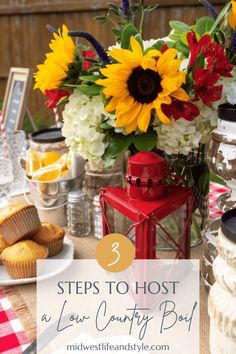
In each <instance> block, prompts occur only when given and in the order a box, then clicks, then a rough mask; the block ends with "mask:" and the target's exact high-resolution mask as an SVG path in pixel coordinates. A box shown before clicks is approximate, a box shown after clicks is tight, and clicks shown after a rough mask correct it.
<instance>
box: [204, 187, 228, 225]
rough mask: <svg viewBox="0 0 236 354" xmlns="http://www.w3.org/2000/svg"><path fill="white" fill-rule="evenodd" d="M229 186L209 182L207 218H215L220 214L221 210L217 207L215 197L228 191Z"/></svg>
mask: <svg viewBox="0 0 236 354" xmlns="http://www.w3.org/2000/svg"><path fill="white" fill-rule="evenodd" d="M228 191H229V188H228V187H226V186H222V185H221V184H218V183H214V182H210V195H209V218H210V219H217V218H219V217H220V216H221V215H222V214H223V211H222V210H220V209H219V208H218V205H217V199H218V197H219V196H220V195H221V194H223V193H225V192H228Z"/></svg>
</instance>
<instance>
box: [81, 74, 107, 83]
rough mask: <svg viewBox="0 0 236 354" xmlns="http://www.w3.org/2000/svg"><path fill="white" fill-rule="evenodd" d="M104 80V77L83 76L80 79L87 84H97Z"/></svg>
mask: <svg viewBox="0 0 236 354" xmlns="http://www.w3.org/2000/svg"><path fill="white" fill-rule="evenodd" d="M102 78H103V76H102V75H83V76H80V77H79V79H80V80H81V81H87V82H95V81H96V80H98V79H102Z"/></svg>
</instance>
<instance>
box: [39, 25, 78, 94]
mask: <svg viewBox="0 0 236 354" xmlns="http://www.w3.org/2000/svg"><path fill="white" fill-rule="evenodd" d="M67 33H68V28H67V27H66V26H65V25H63V26H62V30H61V29H59V30H58V34H56V33H54V35H53V37H54V38H53V39H52V40H51V42H50V44H49V47H50V49H51V50H52V52H50V53H47V54H46V59H45V61H44V63H43V64H40V65H38V66H37V69H38V71H37V72H36V73H35V74H34V79H35V85H34V89H36V88H39V89H40V90H41V91H42V92H44V91H45V90H46V89H48V90H50V89H55V88H58V87H59V86H60V84H61V82H62V81H63V80H64V79H65V78H66V76H67V73H68V70H69V64H71V63H72V62H73V61H74V54H75V44H74V42H73V40H72V38H71V37H69V36H68V34H67Z"/></svg>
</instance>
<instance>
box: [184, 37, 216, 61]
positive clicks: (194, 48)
mask: <svg viewBox="0 0 236 354" xmlns="http://www.w3.org/2000/svg"><path fill="white" fill-rule="evenodd" d="M187 41H188V45H189V48H190V59H189V64H188V66H189V68H192V67H193V66H194V64H195V62H196V60H197V58H198V56H199V54H200V53H201V51H203V50H204V49H205V50H206V48H208V47H209V45H210V43H211V37H210V36H209V35H208V34H205V35H204V36H202V37H201V38H200V40H199V41H198V40H197V36H196V33H195V32H188V33H187Z"/></svg>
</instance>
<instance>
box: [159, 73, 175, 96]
mask: <svg viewBox="0 0 236 354" xmlns="http://www.w3.org/2000/svg"><path fill="white" fill-rule="evenodd" d="M161 86H162V87H163V89H165V90H166V91H167V92H169V93H171V92H173V91H176V90H177V89H178V85H177V83H176V81H175V80H173V79H171V78H169V77H168V76H164V78H163V79H162V80H161Z"/></svg>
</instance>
